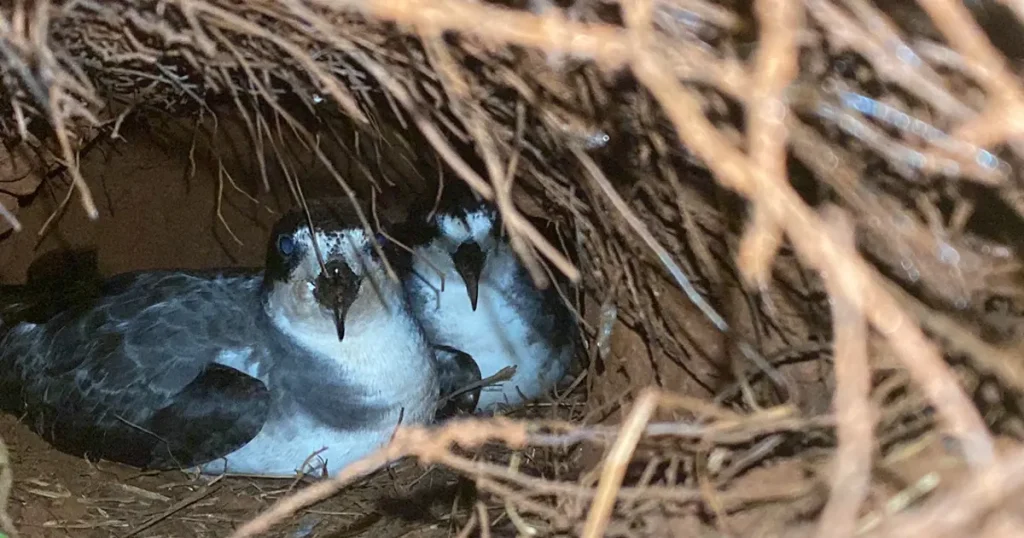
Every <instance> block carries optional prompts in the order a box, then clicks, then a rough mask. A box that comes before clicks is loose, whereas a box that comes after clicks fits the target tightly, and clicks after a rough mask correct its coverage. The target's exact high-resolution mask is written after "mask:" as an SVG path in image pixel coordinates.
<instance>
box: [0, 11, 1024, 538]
mask: <svg viewBox="0 0 1024 538" xmlns="http://www.w3.org/2000/svg"><path fill="white" fill-rule="evenodd" d="M1022 18H1024V3H1022V2H1021V1H1019V0H1003V1H1001V2H997V1H980V0H979V1H971V2H956V1H953V0H918V1H917V2H916V3H914V2H903V1H882V0H875V1H871V0H759V1H754V2H750V3H747V2H740V1H736V2H731V1H727V0H721V1H718V2H715V1H713V0H621V1H616V0H574V1H573V0H568V1H554V0H516V1H509V2H492V1H486V2H482V1H471V0H358V1H335V2H330V1H324V0H320V1H317V0H279V1H269V0H268V1H261V0H257V1H250V2H229V1H219V0H175V1H171V0H168V1H146V2H130V1H117V0H114V1H88V0H83V1H72V0H69V1H65V2H58V1H54V2H48V1H43V0H36V1H31V0H23V1H5V2H0V64H2V65H3V71H2V72H0V77H2V82H3V86H2V87H0V88H2V89H0V92H2V93H0V97H2V99H0V108H2V114H0V130H2V134H3V136H4V138H5V148H6V149H2V150H0V152H2V153H0V202H2V205H0V217H2V220H3V221H4V222H5V223H6V224H5V226H6V227H7V228H11V229H14V230H16V231H17V230H20V229H21V225H20V223H19V222H18V220H17V211H18V200H19V199H21V198H25V197H27V196H29V195H31V194H32V193H33V192H34V191H35V190H36V189H38V188H39V185H40V182H41V181H42V180H40V179H38V177H43V176H46V177H57V176H59V175H63V176H65V177H69V178H70V179H71V180H72V183H71V187H70V188H69V189H68V191H67V193H68V194H67V199H66V200H65V202H66V203H80V204H81V205H82V206H83V207H84V208H85V210H86V211H87V212H88V213H89V214H90V215H97V210H96V207H95V201H94V195H93V193H92V191H91V190H90V179H89V178H88V177H84V176H83V175H82V174H81V171H80V169H79V167H78V162H79V158H80V155H81V154H82V152H84V151H87V150H88V148H89V147H90V145H91V144H93V143H94V142H96V141H97V140H101V139H106V140H111V139H115V140H116V139H117V137H118V132H119V129H120V127H121V126H122V124H123V122H125V121H127V120H128V119H129V118H131V117H132V116H133V115H135V114H145V113H147V111H150V110H153V109H162V110H163V111H165V112H171V113H173V114H175V115H178V116H179V117H187V118H192V119H193V120H194V121H195V122H196V125H197V126H198V125H201V124H202V125H210V124H213V123H216V121H217V115H218V114H221V113H222V112H221V110H223V108H221V109H216V104H217V103H226V104H227V105H228V107H233V108H234V109H235V110H236V113H237V114H239V115H240V117H242V118H243V120H244V123H245V125H246V128H247V130H248V133H249V136H250V138H251V144H252V147H253V150H254V152H255V154H256V155H257V156H258V159H259V160H260V162H261V170H265V169H266V168H267V167H272V166H279V167H280V168H281V169H282V170H284V171H285V176H286V177H287V180H288V181H289V184H290V186H291V187H292V188H293V189H295V188H297V187H301V177H298V176H297V175H296V174H295V170H296V168H295V167H294V165H292V164H289V162H288V159H287V158H286V156H285V154H286V153H287V151H286V147H287V146H289V145H292V146H301V147H303V148H305V150H306V151H308V152H309V153H310V154H311V155H313V156H315V157H316V159H317V160H319V162H320V163H321V164H322V165H323V166H325V167H327V168H328V169H330V170H332V171H333V172H334V175H335V177H336V180H337V182H338V186H339V188H341V189H344V191H345V192H346V193H349V195H351V196H356V195H357V191H358V192H362V191H359V189H358V188H356V187H353V185H355V184H357V183H358V184H364V185H365V184H368V183H369V184H373V183H374V182H375V181H377V180H379V179H380V178H379V177H378V176H380V174H379V173H377V172H376V171H374V170H372V169H371V168H373V166H372V165H373V160H374V159H373V158H372V157H371V156H368V155H364V156H363V157H362V158H361V162H362V163H364V164H362V165H361V166H358V167H357V168H356V169H355V171H353V172H352V173H351V174H343V173H342V172H341V171H339V170H336V169H335V168H334V167H333V166H332V160H331V158H330V157H329V156H328V155H327V154H326V152H325V151H323V150H322V149H321V140H322V138H324V137H325V136H326V137H328V138H329V137H330V135H329V134H328V135H324V134H323V133H324V132H325V131H324V130H323V129H320V128H316V129H314V128H313V127H310V125H313V124H316V125H321V124H318V123H317V122H318V121H323V122H326V121H327V120H326V119H324V118H329V117H338V116H340V117H342V118H345V121H348V122H350V123H351V125H354V126H356V132H357V133H358V135H359V136H362V137H364V138H365V139H369V140H376V141H378V142H376V143H384V142H383V141H384V140H388V142H387V143H388V144H392V149H394V148H398V150H403V151H407V152H408V153H409V154H411V155H417V156H418V158H412V159H411V160H410V164H411V165H412V168H414V169H416V170H425V169H431V170H433V172H434V173H435V174H437V173H439V174H441V175H442V176H444V177H446V178H447V179H446V181H465V182H466V183H468V184H469V185H471V186H472V187H473V188H474V189H475V190H476V191H477V192H478V193H479V194H480V195H482V196H483V197H485V198H487V199H489V200H492V201H494V202H495V203H496V204H497V205H498V206H499V208H500V209H501V211H502V214H503V216H504V219H505V223H506V225H507V228H508V231H509V234H510V237H511V240H512V242H513V246H514V247H515V249H516V251H517V253H518V254H519V255H520V256H521V258H522V259H523V260H524V262H525V263H526V264H527V266H528V268H529V269H530V271H531V274H532V275H533V277H534V279H535V280H536V281H537V282H538V283H539V284H540V285H548V284H549V283H550V282H551V275H552V274H553V272H560V273H562V274H564V275H566V276H567V277H569V279H571V280H573V281H574V282H577V283H578V284H579V286H578V290H579V291H580V293H572V292H571V291H570V290H563V291H564V292H565V295H566V297H567V299H570V300H571V302H573V303H574V304H575V306H576V307H577V311H578V312H579V313H580V322H581V323H580V325H581V331H582V334H583V335H584V340H585V342H586V346H585V350H586V351H585V353H584V355H585V357H583V359H585V360H584V361H583V362H584V363H585V367H584V368H583V369H582V370H581V371H580V375H579V377H578V378H577V382H576V383H574V384H573V386H572V387H570V390H568V391H567V393H566V394H564V395H561V396H560V397H558V398H556V399H555V400H553V401H551V402H548V404H547V405H548V407H549V408H550V409H556V408H559V409H561V410H560V411H537V410H534V411H532V412H526V413H519V414H514V415H512V416H508V417H500V418H495V419H479V420H473V421H464V422H457V423H454V424H452V425H450V426H448V427H445V428H441V429H439V430H438V431H432V430H426V429H420V428H413V427H410V428H403V429H400V430H399V431H398V432H397V433H396V435H395V438H394V440H393V442H392V443H391V444H390V446H388V447H387V448H386V449H384V450H382V451H381V452H379V453H377V454H374V455H372V456H371V457H369V458H367V459H366V460H364V461H362V462H359V463H357V464H354V465H353V466H352V467H351V468H350V469H348V470H347V471H346V472H344V473H342V475H341V476H339V477H338V478H337V479H331V480H324V481H319V482H317V483H314V484H313V485H311V486H308V487H306V488H304V489H300V490H298V491H297V492H296V493H295V494H294V495H291V496H287V497H285V498H283V499H282V500H280V501H279V502H278V503H277V504H275V505H274V506H273V507H271V508H270V509H269V510H268V511H266V512H264V513H262V514H259V515H257V516H255V517H254V518H253V519H251V520H249V521H248V522H245V523H244V524H242V525H239V526H238V527H237V528H236V529H235V530H234V531H233V532H234V534H232V536H234V537H238V538H241V537H246V536H255V535H257V534H260V533H263V532H273V530H272V529H273V528H274V526H275V525H277V524H279V523H281V522H282V521H283V520H285V519H286V518H289V517H292V516H294V515H295V514H296V513H297V512H301V510H303V508H304V507H307V506H309V505H310V504H312V503H314V502H316V501H318V500H319V499H323V498H325V497H327V496H329V495H331V494H332V493H335V492H337V491H339V490H341V489H343V488H344V487H345V486H346V485H347V484H349V483H351V482H352V481H353V480H355V479H356V478H358V477H362V476H364V475H367V474H369V473H372V472H374V471H376V470H378V469H379V468H380V467H381V465H382V464H383V463H384V462H385V461H387V460H389V459H391V458H395V457H399V456H414V457H416V458H417V459H418V460H419V461H420V462H422V463H423V464H438V465H441V466H444V467H445V468H447V469H450V470H452V471H454V472H456V473H458V474H460V475H462V476H464V477H466V478H468V479H469V480H470V481H471V482H472V483H473V484H474V485H475V487H476V488H477V490H478V492H479V496H478V497H477V498H476V500H475V501H474V502H475V504H473V505H472V506H469V507H465V506H463V507H461V508H454V509H453V511H452V514H451V521H452V522H453V524H452V526H451V532H452V533H453V534H457V535H458V536H476V535H480V536H489V535H490V534H491V533H492V532H494V533H497V534H499V535H506V534H508V535H510V533H518V534H520V535H552V534H569V535H582V536H586V537H588V538H592V537H597V536H648V535H650V536H655V535H684V534H685V535H693V536H755V535H757V536H812V535H813V536H820V537H825V536H828V537H849V536H855V535H856V536H878V537H881V536H950V537H953V536H972V537H973V536H980V535H984V536H993V537H994V536H1024V520H1022V519H1021V518H1020V514H1021V511H1020V510H1019V508H1020V507H1019V506H1018V504H1019V502H1017V501H1016V500H1015V499H1014V495H1012V494H1013V493H1014V492H1018V491H1020V490H1021V488H1022V487H1024V447H1021V446H1020V445H1019V444H1018V442H1017V440H1018V439H1020V437H1021V436H1022V435H1024V422H1021V420H1020V413H1019V404H1020V401H1021V400H1020V396H1021V392H1022V390H1024V361H1022V351H1024V341H1022V340H1021V336H1022V333H1021V332H1020V331H1019V330H1018V327H1020V309H1021V303H1020V300H1021V297H1020V295H1021V291H1022V290H1024V288H1022V286H1021V281H1020V278H1019V277H1020V270H1021V267H1020V255H1019V253H1018V250H1019V246H1020V245H1021V241H1020V239H1019V238H1020V237H1021V236H1022V234H1021V230H1022V228H1021V225H1022V218H1024V189H1022V187H1021V184H1022V183H1021V180H1022V178H1021V165H1022V164H1024V163H1022V161H1021V157H1022V156H1024V87H1022V84H1021V79H1020V77H1019V75H1018V71H1019V68H1020V65H1019V61H1018V58H1019V56H1020V55H1021V54H1024V48H1022V47H1021V45H1020V40H1019V38H1017V37H1015V36H1018V37H1019V36H1020V35H1021V31H1022V30H1024V28H1022V27H1021V26H1020V24H1021V20H1022ZM215 110H217V111H215ZM339 113H340V114H339ZM310 118H313V119H314V120H315V121H313V122H312V123H311V122H310ZM385 132H387V133H390V134H387V135H385V134H384V133H385ZM337 143H338V144H339V145H342V146H346V144H347V143H346V141H345V140H341V139H340V138H339V140H338V141H337ZM346 147H347V146H346ZM398 150H395V151H398ZM38 157H44V159H43V162H44V163H49V164H48V165H47V166H49V168H48V169H47V172H48V174H36V175H32V174H29V173H27V172H26V171H25V170H28V169H31V168H32V167H33V166H39V165H35V164H32V163H33V162H35V161H33V159H34V158H38ZM431 167H433V168H431ZM37 176H38V177H37ZM268 177H269V176H267V175H264V176H263V181H264V182H268V181H270V179H268ZM33 178H36V179H33ZM391 179H392V180H393V179H394V178H391ZM379 202H380V200H378V203H379ZM538 217H543V218H538ZM372 220H373V219H372V217H370V216H368V220H367V225H368V226H370V225H372V224H371V221H372ZM545 220H546V221H549V222H551V223H553V224H554V228H555V229H556V232H557V233H555V234H550V233H542V231H541V229H540V223H542V222H543V221H545ZM34 232H35V231H34V230H32V231H20V232H19V233H34ZM553 238H554V239H553ZM581 297H585V300H583V299H581ZM570 401H572V402H573V403H571V404H570V403H568V402H570ZM0 480H2V481H4V485H5V487H4V488H3V490H2V491H0V493H3V495H0V501H2V502H6V494H7V493H8V492H9V491H10V476H9V473H7V472H5V473H0ZM1017 497H1019V495H1017ZM455 522H457V523H458V524H457V525H456V524H454V523H455ZM0 525H3V526H4V527H5V528H6V529H7V532H8V534H10V535H13V534H14V533H15V532H16V531H15V529H14V527H13V526H12V523H11V521H10V520H9V518H6V517H5V518H0ZM138 530H139V529H136V531H138Z"/></svg>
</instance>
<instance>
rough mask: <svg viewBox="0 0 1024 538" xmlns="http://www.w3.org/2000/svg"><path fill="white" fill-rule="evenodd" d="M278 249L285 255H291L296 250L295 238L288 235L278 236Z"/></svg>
mask: <svg viewBox="0 0 1024 538" xmlns="http://www.w3.org/2000/svg"><path fill="white" fill-rule="evenodd" d="M277 250H278V252H280V253H281V254H284V255H285V256H291V255H292V254H293V253H294V252H295V240H294V239H292V238H291V236H287V235H281V236H278V238H277Z"/></svg>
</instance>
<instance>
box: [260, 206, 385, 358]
mask: <svg viewBox="0 0 1024 538" xmlns="http://www.w3.org/2000/svg"><path fill="white" fill-rule="evenodd" d="M306 205H307V208H308V210H309V215H308V217H307V215H306V213H305V211H304V210H303V209H302V208H301V207H300V208H296V209H293V210H291V211H289V212H288V213H286V214H285V215H284V216H282V217H281V218H280V219H279V220H278V222H277V223H276V224H275V225H274V229H273V232H272V234H271V237H270V242H269V245H268V248H267V265H266V270H265V272H264V277H263V294H264V301H265V303H266V308H267V310H268V313H270V314H271V317H272V318H274V319H275V321H276V322H277V323H278V325H285V327H282V328H283V329H285V330H287V331H303V332H305V333H307V334H308V333H325V332H333V333H335V334H336V335H337V336H336V338H337V339H338V340H344V338H345V329H346V326H347V325H348V324H349V323H350V320H351V319H352V318H355V317H365V316H367V315H370V314H373V313H376V312H377V311H378V310H379V309H386V308H387V304H386V297H385V296H384V295H382V293H384V294H387V293H388V292H390V291H391V288H392V287H394V286H395V284H393V283H391V282H390V281H389V279H388V278H387V274H386V271H385V266H384V262H383V260H382V259H381V257H380V256H379V255H378V253H377V251H376V249H375V248H374V241H375V240H376V242H377V244H378V245H380V246H381V247H384V249H385V255H386V256H388V257H389V258H390V254H392V253H393V250H392V249H391V248H390V247H389V246H388V244H387V242H386V241H385V240H384V238H383V236H372V235H371V234H370V233H368V232H367V230H366V229H365V228H364V227H363V225H362V223H361V222H360V220H359V218H358V214H357V213H356V211H355V209H354V207H353V206H352V203H351V201H350V200H348V199H347V198H327V199H319V200H310V201H308V202H307V204H306ZM365 214H368V213H365ZM310 224H312V226H311V225H310Z"/></svg>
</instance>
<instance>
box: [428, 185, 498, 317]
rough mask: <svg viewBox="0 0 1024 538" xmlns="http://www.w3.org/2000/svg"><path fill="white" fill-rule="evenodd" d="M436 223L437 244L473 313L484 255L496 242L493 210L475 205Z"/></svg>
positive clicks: (441, 216)
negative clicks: (449, 260)
mask: <svg viewBox="0 0 1024 538" xmlns="http://www.w3.org/2000/svg"><path fill="white" fill-rule="evenodd" d="M436 223H437V232H438V235H439V239H440V241H439V243H440V245H441V247H442V248H443V249H445V250H446V251H447V252H448V253H449V254H450V255H451V257H452V264H453V265H454V266H455V271H456V272H458V273H459V276H461V277H462V281H463V282H464V283H465V284H466V292H467V293H469V303H470V305H471V306H472V307H473V310H476V305H477V298H478V297H479V292H480V277H481V275H482V274H483V270H484V264H485V263H486V262H487V255H488V253H489V252H490V251H491V250H492V249H494V248H495V247H496V246H497V245H498V241H499V239H500V231H501V229H500V228H501V226H500V223H499V221H498V213H497V210H495V209H494V208H492V207H489V206H486V205H477V206H476V207H471V208H467V209H460V210H455V211H450V212H447V213H443V214H439V215H437V217H436Z"/></svg>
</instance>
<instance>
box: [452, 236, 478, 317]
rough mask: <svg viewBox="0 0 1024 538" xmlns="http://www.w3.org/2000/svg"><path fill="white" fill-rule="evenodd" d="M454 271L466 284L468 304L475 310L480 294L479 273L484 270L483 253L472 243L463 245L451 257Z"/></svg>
mask: <svg viewBox="0 0 1024 538" xmlns="http://www.w3.org/2000/svg"><path fill="white" fill-rule="evenodd" d="M452 261H453V262H454V263H455V270H456V271H458V272H459V275H460V276H461V277H462V281H463V282H465V283H466V291H467V292H469V304H470V306H472V307H473V310H476V302H477V298H478V295H479V293H480V273H482V272H483V269H484V251H483V250H481V249H480V245H477V244H476V243H475V242H473V241H468V242H466V243H463V244H462V245H461V246H460V247H459V249H458V250H456V251H455V254H453V255H452Z"/></svg>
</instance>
